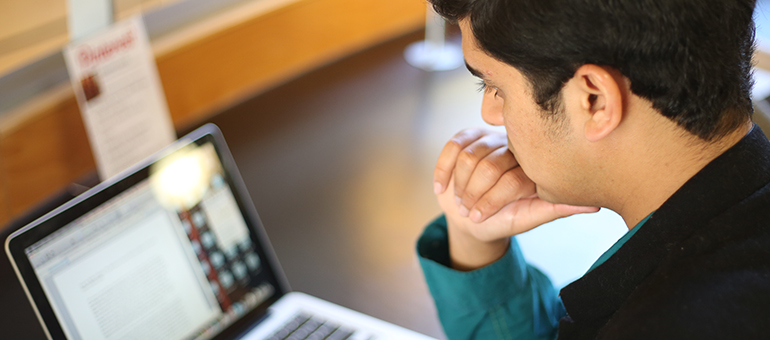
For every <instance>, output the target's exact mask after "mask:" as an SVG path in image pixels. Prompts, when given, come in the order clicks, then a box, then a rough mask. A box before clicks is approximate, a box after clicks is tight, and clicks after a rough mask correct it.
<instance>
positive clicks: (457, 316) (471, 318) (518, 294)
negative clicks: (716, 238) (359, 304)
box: [417, 215, 651, 340]
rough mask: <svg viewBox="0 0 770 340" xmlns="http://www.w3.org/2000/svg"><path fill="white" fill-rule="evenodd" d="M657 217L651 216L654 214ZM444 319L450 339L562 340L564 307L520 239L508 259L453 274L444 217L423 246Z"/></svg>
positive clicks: (432, 227)
mask: <svg viewBox="0 0 770 340" xmlns="http://www.w3.org/2000/svg"><path fill="white" fill-rule="evenodd" d="M650 216H651V215H650ZM650 216H647V218H645V219H644V220H643V221H642V222H640V223H639V224H637V225H636V226H635V227H634V228H632V229H631V231H629V232H628V233H626V235H624V236H623V237H622V238H621V239H620V240H618V242H616V243H615V245H613V246H612V247H611V248H610V249H609V250H607V252H605V253H604V254H603V255H602V256H601V257H600V258H599V260H597V261H596V263H594V265H593V266H591V269H589V271H590V270H592V269H593V268H596V267H598V266H599V265H600V264H602V263H604V261H606V260H607V259H608V258H609V257H610V256H612V254H614V253H615V251H617V250H618V249H620V247H621V246H623V244H624V243H625V242H626V241H627V240H628V239H630V238H631V237H632V236H633V235H634V234H635V233H636V231H638V230H639V227H640V226H641V225H642V224H644V222H646V221H647V219H649V217H650ZM417 253H418V254H419V257H420V265H421V266H422V269H423V272H424V274H425V280H426V281H427V283H428V288H429V289H430V292H431V295H433V299H434V301H435V303H436V308H437V310H438V316H439V319H440V320H441V324H442V325H443V327H444V332H445V333H446V335H447V337H449V339H499V340H509V339H516V340H540V339H556V335H557V332H558V327H559V319H561V318H562V317H564V316H565V315H566V311H565V309H564V305H563V304H562V302H561V299H560V298H559V296H558V293H557V291H556V290H555V289H554V288H553V285H552V284H551V281H550V280H549V279H548V277H547V276H546V275H545V274H543V273H542V272H541V271H540V270H538V269H537V268H535V267H533V266H531V265H529V264H527V263H526V262H525V261H524V256H523V255H522V254H521V250H520V249H519V245H518V243H517V242H516V238H511V244H510V247H509V248H508V251H507V252H506V253H505V255H503V257H502V258H500V259H499V260H497V261H496V262H494V263H492V264H489V265H487V266H485V267H483V268H479V269H476V270H473V271H469V272H461V271H457V270H454V269H451V264H450V258H449V238H448V234H447V224H446V219H445V218H444V216H441V217H439V218H437V219H436V220H434V221H433V222H431V223H430V224H429V225H428V226H427V227H426V228H425V231H424V232H423V234H422V236H421V237H420V239H419V241H418V242H417Z"/></svg>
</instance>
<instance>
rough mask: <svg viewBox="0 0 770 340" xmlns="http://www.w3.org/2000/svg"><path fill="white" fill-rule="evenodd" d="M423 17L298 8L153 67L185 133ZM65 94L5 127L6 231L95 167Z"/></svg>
mask: <svg viewBox="0 0 770 340" xmlns="http://www.w3.org/2000/svg"><path fill="white" fill-rule="evenodd" d="M425 9H426V5H425V3H424V2H423V1H420V0H390V1H374V0H366V1H364V0H298V1H293V2H289V3H288V4H287V5H285V6H283V7H281V8H279V9H276V10H273V11H269V12H267V13H263V14H262V15H260V16H257V17H254V18H250V19H249V20H245V21H242V22H239V23H238V24H235V25H233V26H231V27H227V28H226V29H221V30H218V31H217V32H214V33H212V34H205V35H204V36H203V37H202V38H200V39H197V40H194V41H192V42H191V43H187V44H185V45H184V46H180V47H176V48H175V49H173V50H171V51H165V52H163V54H162V55H159V56H156V60H157V63H158V72H159V74H160V77H161V81H162V83H163V87H164V91H165V93H166V97H167V101H168V105H169V110H170V111H171V116H172V119H173V121H174V125H175V127H176V128H177V130H183V129H187V128H189V127H191V126H192V125H194V124H197V123H199V122H200V121H202V120H203V119H205V118H208V117H210V116H211V115H212V114H215V113H217V112H219V111H220V110H221V109H223V108H226V107H228V106H230V105H233V104H234V103H236V102H237V101H239V100H242V99H245V98H246V97H247V96H252V95H255V94H257V93H258V92H260V91H263V90H265V89H267V88H269V87H271V86H276V85H277V84H280V83H281V82H284V81H287V80H289V79H291V78H292V77H296V76H298V75H300V74H301V73H303V72H307V71H309V70H311V69H313V68H316V67H318V66H321V65H323V64H325V63H328V62H331V61H333V60H335V59H338V58H341V57H343V56H345V55H348V54H351V53H353V52H355V51H359V50H362V49H364V48H366V47H368V46H372V45H374V44H377V43H380V42H383V41H385V40H387V39H391V38H394V37H396V36H399V35H402V34H405V33H408V32H412V31H414V30H416V29H418V28H419V27H420V26H421V25H422V23H423V22H424V17H425ZM209 33H210V32H209ZM60 92H61V91H60ZM63 93H66V94H64V95H59V97H60V98H59V99H57V100H50V101H52V102H53V104H51V105H47V104H46V105H45V106H44V107H43V108H39V107H36V108H35V109H34V110H32V111H34V112H24V113H22V114H19V115H18V116H20V117H21V118H19V117H11V118H10V119H9V118H7V117H6V118H5V119H4V120H3V122H1V123H0V176H1V177H0V184H2V183H5V192H3V193H0V196H4V197H7V198H8V200H7V202H6V204H5V206H6V208H5V209H4V208H3V202H2V198H0V223H4V221H7V220H9V219H11V218H13V217H15V216H17V215H18V214H20V213H22V212H24V211H25V210H27V209H28V208H30V207H32V206H33V205H35V204H37V203H39V202H40V201H41V200H44V199H45V198H46V197H48V196H50V195H51V194H53V193H55V192H57V191H58V190H61V189H62V188H63V187H64V186H66V185H67V184H69V183H71V182H72V181H74V180H76V179H78V178H79V177H81V176H83V175H85V174H86V173H88V172H89V171H93V170H94V169H95V164H94V160H93V157H92V155H91V150H90V147H89V145H88V140H87V137H86V133H85V128H84V126H83V123H82V120H81V118H80V113H79V110H78V107H77V103H76V102H75V99H74V97H73V96H72V92H71V90H70V91H64V92H63ZM38 106H40V105H38ZM8 121H12V122H13V123H12V124H8V123H7V122H8ZM0 190H2V186H0ZM0 228H1V227H0Z"/></svg>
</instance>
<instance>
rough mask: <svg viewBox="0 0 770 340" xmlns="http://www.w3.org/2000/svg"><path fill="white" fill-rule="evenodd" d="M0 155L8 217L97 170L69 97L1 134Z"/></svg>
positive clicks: (78, 113) (77, 114) (76, 109)
mask: <svg viewBox="0 0 770 340" xmlns="http://www.w3.org/2000/svg"><path fill="white" fill-rule="evenodd" d="M0 154H2V155H3V162H2V166H3V170H4V171H3V174H4V175H5V182H6V183H5V187H6V192H7V195H6V196H7V197H8V213H9V214H10V216H16V215H18V214H20V213H22V212H24V211H25V210H27V209H29V208H30V207H32V206H34V205H35V204H36V203H38V202H39V201H40V200H41V199H44V198H46V197H48V196H49V195H51V194H52V193H54V192H56V191H58V190H60V189H62V188H63V187H64V186H66V185H67V184H69V183H71V182H72V181H74V180H76V179H77V178H79V177H82V176H84V175H85V174H87V173H88V172H89V171H93V170H94V169H95V168H96V165H95V163H94V160H93V157H92V155H91V150H90V146H89V144H88V139H87V137H86V132H85V127H84V126H83V121H82V120H81V119H80V111H79V110H78V107H77V103H76V102H75V98H74V97H70V98H69V99H68V100H65V101H64V102H62V103H60V104H59V105H56V106H53V107H51V108H50V109H48V110H47V111H45V112H41V113H40V114H39V115H36V116H34V117H31V118H30V120H29V121H27V122H25V123H24V124H22V125H20V126H19V127H18V128H17V129H15V130H14V131H10V133H8V134H7V135H3V139H2V142H0Z"/></svg>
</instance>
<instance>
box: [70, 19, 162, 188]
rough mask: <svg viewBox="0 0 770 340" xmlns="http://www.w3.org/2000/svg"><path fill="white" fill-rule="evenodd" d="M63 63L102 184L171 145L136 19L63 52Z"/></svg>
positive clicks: (154, 73)
mask: <svg viewBox="0 0 770 340" xmlns="http://www.w3.org/2000/svg"><path fill="white" fill-rule="evenodd" d="M64 58H65V60H66V62H67V69H68V71H69V74H70V80H71V81H72V87H73V88H74V90H75V96H76V97H77V101H78V105H79V106H80V112H81V114H82V116H83V122H84V123H85V126H86V131H87V132H88V138H89V141H90V143H91V149H92V151H93V153H94V159H95V160H96V166H97V168H98V171H99V177H101V179H102V180H105V179H107V178H109V177H112V176H114V175H116V174H118V173H119V172H121V171H123V170H125V169H127V168H129V167H130V166H131V165H133V164H134V163H136V162H138V161H140V160H142V159H144V158H145V157H147V156H149V155H151V154H152V153H154V152H156V151H158V150H160V149H161V148H163V147H164V146H166V145H168V144H169V143H171V142H173V141H174V140H175V139H176V134H175V132H174V127H173V125H172V123H171V117H170V116H169V113H168V106H167V105H166V99H165V97H164V95H163V90H162V87H161V85H160V80H159V78H158V69H157V67H156V66H155V59H154V57H153V55H152V50H151V48H150V43H149V39H148V38H147V32H146V31H145V29H144V24H143V23H142V20H141V18H140V17H134V18H132V19H129V20H126V21H122V22H119V23H116V24H115V25H113V26H112V27H110V28H109V29H107V30H106V31H103V32H101V33H98V34H97V35H95V36H92V37H89V38H87V39H85V40H81V41H77V42H75V43H73V44H71V45H69V46H67V47H66V48H65V49H64Z"/></svg>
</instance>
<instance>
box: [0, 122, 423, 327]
mask: <svg viewBox="0 0 770 340" xmlns="http://www.w3.org/2000/svg"><path fill="white" fill-rule="evenodd" d="M5 251H6V253H7V254H8V257H9V259H10V260H11V264H12V266H13V268H14V270H15V272H16V274H17V276H18V278H19V280H20V281H21V285H22V287H23V288H24V291H25V293H26V295H27V297H28V298H29V301H30V303H31V304H32V307H33V310H34V311H35V314H36V315H37V318H38V319H39V321H40V324H41V325H42V326H43V330H44V332H45V334H46V336H47V337H48V338H49V339H271V340H272V339H330V340H335V339H351V340H358V339H430V338H429V337H426V336H424V335H421V334H418V333H416V332H413V331H410V330H407V329H404V328H401V327H398V326H396V325H393V324H389V323H387V322H385V321H382V320H378V319H375V318H373V317H370V316H367V315H364V314H362V313H359V312H355V311H353V310H350V309H347V308H344V307H341V306H338V305H335V304H332V303H330V302H327V301H324V300H321V299H318V298H315V297H312V296H309V295H306V294H303V293H299V292H292V291H291V289H290V288H289V284H288V282H287V280H286V277H285V276H284V274H283V271H282V270H281V267H280V265H279V263H278V260H277V258H276V256H275V253H274V252H273V249H272V247H271V245H270V242H269V240H268V237H267V235H266V234H265V230H264V229H263V227H262V224H261V222H260V220H259V217H258V215H257V212H256V210H255V209H254V206H253V204H252V202H251V199H250V198H249V195H248V193H247V192H246V188H245V186H244V184H243V180H242V179H241V177H240V174H239V173H238V170H237V168H236V165H235V162H234V160H233V158H232V156H231V155H230V152H229V150H228V148H227V145H226V144H225V141H224V138H223V137H222V134H221V132H220V131H219V129H218V128H217V127H216V126H214V125H213V124H208V125H205V126H203V127H201V128H199V129H197V130H195V131H194V132H192V133H190V134H189V135H187V136H185V137H183V138H181V139H180V140H178V141H177V142H175V143H174V144H172V145H170V146H169V147H167V148H165V149H164V150H162V151H160V152H158V153H157V154H155V155H153V156H151V157H149V158H148V159H146V160H145V161H143V162H141V163H140V164H137V165H135V166H134V167H133V168H131V169H129V170H126V171H124V172H122V173H121V174H119V175H118V176H116V177H114V178H112V179H110V180H107V181H105V182H103V183H101V184H99V185H97V186H96V187H94V188H92V189H90V190H88V191H87V192H85V193H84V194H82V195H80V196H78V197H76V198H75V199H73V200H71V201H69V202H68V203H66V204H64V205H63V206H61V207H59V208H57V209H55V210H54V211H52V212H50V213H48V214H46V215H44V216H43V217H41V218H39V219H37V220H35V221H34V222H32V223H30V224H28V225H27V226H25V227H23V228H21V229H19V230H18V231H16V232H14V233H13V234H11V235H10V236H9V237H8V238H7V239H6V242H5Z"/></svg>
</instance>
